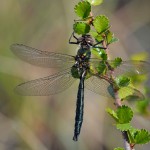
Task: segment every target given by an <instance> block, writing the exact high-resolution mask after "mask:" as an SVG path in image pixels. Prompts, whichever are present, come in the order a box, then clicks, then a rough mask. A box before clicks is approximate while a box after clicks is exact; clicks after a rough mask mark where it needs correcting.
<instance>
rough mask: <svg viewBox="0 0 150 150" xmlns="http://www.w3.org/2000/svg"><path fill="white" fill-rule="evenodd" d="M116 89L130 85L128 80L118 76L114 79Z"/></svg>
mask: <svg viewBox="0 0 150 150" xmlns="http://www.w3.org/2000/svg"><path fill="white" fill-rule="evenodd" d="M115 82H116V84H117V86H118V87H126V86H128V85H129V84H130V79H129V78H128V77H125V76H118V77H116V78H115Z"/></svg>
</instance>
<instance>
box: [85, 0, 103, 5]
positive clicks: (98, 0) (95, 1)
mask: <svg viewBox="0 0 150 150" xmlns="http://www.w3.org/2000/svg"><path fill="white" fill-rule="evenodd" d="M87 1H88V2H89V3H90V4H91V5H94V6H96V5H100V4H101V3H102V2H103V0H87Z"/></svg>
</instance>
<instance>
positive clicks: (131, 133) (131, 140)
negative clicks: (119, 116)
mask: <svg viewBox="0 0 150 150" xmlns="http://www.w3.org/2000/svg"><path fill="white" fill-rule="evenodd" d="M137 131H139V130H138V129H135V128H131V129H129V130H128V131H127V134H128V138H129V143H135V140H134V137H135V135H136V133H137Z"/></svg>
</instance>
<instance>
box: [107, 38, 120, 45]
mask: <svg viewBox="0 0 150 150" xmlns="http://www.w3.org/2000/svg"><path fill="white" fill-rule="evenodd" d="M118 41H119V39H118V38H116V37H113V38H112V39H111V41H110V42H109V44H111V43H115V42H118Z"/></svg>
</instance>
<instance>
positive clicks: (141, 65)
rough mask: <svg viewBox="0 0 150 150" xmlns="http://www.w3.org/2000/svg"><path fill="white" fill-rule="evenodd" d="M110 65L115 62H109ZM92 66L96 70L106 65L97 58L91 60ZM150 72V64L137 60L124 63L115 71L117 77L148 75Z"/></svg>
mask: <svg viewBox="0 0 150 150" xmlns="http://www.w3.org/2000/svg"><path fill="white" fill-rule="evenodd" d="M108 63H109V64H110V65H113V64H114V63H115V61H113V60H108ZM90 64H91V66H93V67H94V68H97V67H98V66H101V67H102V65H104V64H103V63H101V59H95V58H93V59H91V60H90ZM148 72H150V63H148V62H146V61H136V60H135V61H122V63H121V64H120V66H118V67H117V68H115V69H114V75H115V76H118V75H123V74H127V75H135V74H146V73H148Z"/></svg>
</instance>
